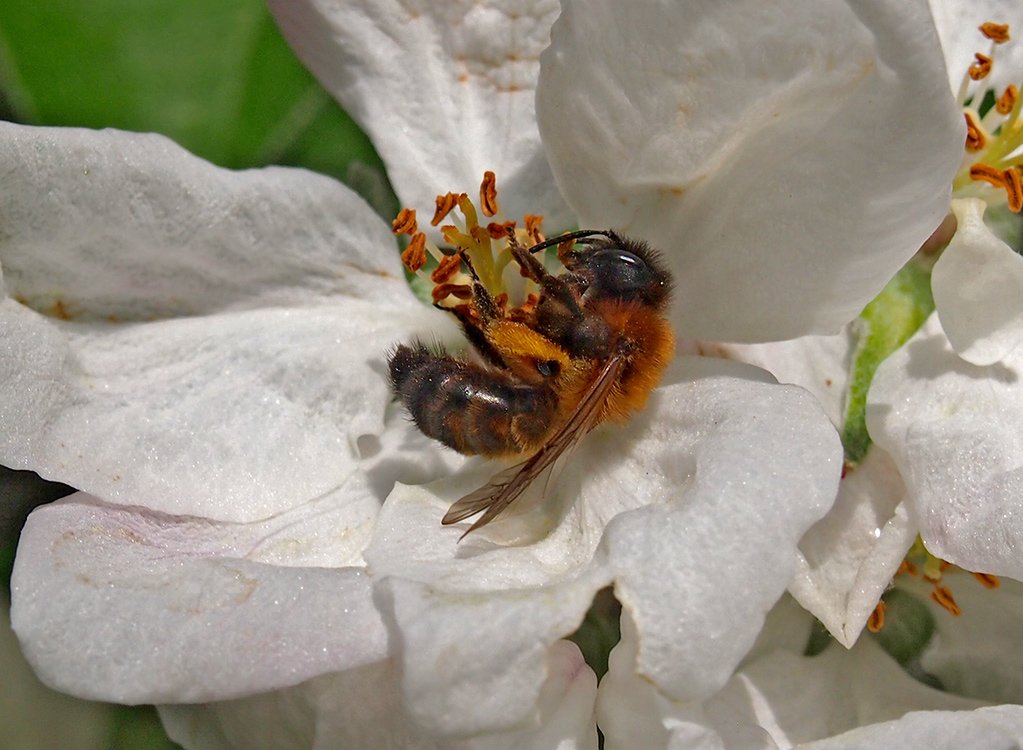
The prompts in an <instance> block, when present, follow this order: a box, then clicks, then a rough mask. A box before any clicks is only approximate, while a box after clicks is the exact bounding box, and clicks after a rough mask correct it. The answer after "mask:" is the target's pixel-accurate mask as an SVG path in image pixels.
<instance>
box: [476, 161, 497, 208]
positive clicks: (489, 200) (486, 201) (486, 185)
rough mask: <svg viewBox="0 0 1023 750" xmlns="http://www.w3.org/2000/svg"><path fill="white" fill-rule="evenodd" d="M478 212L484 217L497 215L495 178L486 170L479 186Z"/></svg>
mask: <svg viewBox="0 0 1023 750" xmlns="http://www.w3.org/2000/svg"><path fill="white" fill-rule="evenodd" d="M480 210H482V211H483V215H484V216H488V217H489V216H494V215H496V214H497V211H498V208H497V177H496V176H495V175H494V173H493V172H491V171H490V170H487V171H486V172H484V173H483V183H482V184H481V185H480Z"/></svg>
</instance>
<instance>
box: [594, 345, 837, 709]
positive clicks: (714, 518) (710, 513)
mask: <svg viewBox="0 0 1023 750" xmlns="http://www.w3.org/2000/svg"><path fill="white" fill-rule="evenodd" d="M722 364H728V365H730V366H731V368H732V370H733V372H735V373H740V372H743V371H745V372H749V373H756V372H762V371H757V370H755V368H751V367H749V366H744V365H740V364H739V363H734V362H733V363H724V362H722V361H720V360H707V359H691V360H687V359H683V360H682V364H681V366H680V368H679V369H680V371H681V372H684V373H685V374H686V378H685V380H682V381H680V382H678V383H677V384H672V385H670V386H668V387H665V388H662V391H663V393H662V397H661V402H660V404H658V407H657V408H658V413H657V415H656V418H655V420H654V421H653V422H652V425H651V429H650V432H649V435H646V434H644V435H643V436H641V437H640V438H639V440H638V442H637V445H636V447H635V448H633V449H632V450H631V451H630V453H632V454H633V461H634V462H635V464H636V468H635V469H633V470H632V471H631V473H626V474H625V482H624V483H623V484H624V485H625V486H630V485H629V483H630V482H631V486H632V487H639V486H643V485H642V484H641V482H642V477H643V475H644V473H645V474H646V475H647V476H648V477H649V479H647V480H646V481H647V484H652V485H653V486H654V487H656V488H657V492H654V493H651V499H656V500H658V501H660V502H654V503H653V504H652V505H649V506H647V507H645V508H642V509H641V510H637V511H634V512H632V513H623V514H621V515H619V516H618V517H616V518H615V519H614V520H613V521H612V522H611V523H610V524H609V526H608V530H607V538H606V547H607V549H608V557H609V559H610V561H611V563H612V565H613V566H614V568H615V571H616V578H617V581H616V589H615V591H616V594H617V596H618V598H619V600H620V601H621V602H622V604H623V606H624V607H625V608H626V609H627V610H628V612H629V613H630V616H631V617H632V618H633V619H634V620H635V622H636V625H637V627H638V630H639V639H640V647H639V662H638V663H639V670H640V672H641V673H642V674H643V675H644V676H645V677H646V678H648V679H650V680H651V681H652V682H653V683H654V684H655V685H657V686H658V687H660V689H661V690H663V691H664V692H665V693H667V694H669V695H673V696H676V697H680V698H682V697H685V698H696V697H702V696H705V695H707V694H709V693H711V692H713V691H715V690H717V689H718V688H720V686H721V685H722V684H724V682H725V681H726V680H727V679H728V676H729V675H730V674H731V672H732V670H733V669H734V668H735V665H736V664H738V662H739V660H740V659H741V658H742V657H743V655H744V654H745V653H746V652H747V651H748V650H749V648H750V646H751V645H752V644H753V641H754V639H755V638H756V635H757V633H758V632H759V630H760V627H761V625H762V624H763V617H764V614H765V613H766V612H767V611H768V610H769V609H770V608H771V606H772V605H773V604H774V603H775V602H776V601H777V600H778V597H779V596H780V595H781V594H782V592H783V591H784V590H785V587H786V586H787V585H788V583H789V581H790V579H791V577H792V574H793V568H794V562H795V554H794V553H795V549H796V544H797V542H798V540H799V538H800V537H801V536H802V535H803V534H804V532H805V531H806V530H807V529H808V528H809V527H810V526H811V525H812V524H813V523H814V522H815V521H817V520H818V519H820V518H821V516H823V515H824V513H825V512H826V511H827V510H828V508H829V507H830V506H831V504H832V503H833V502H834V499H835V496H836V493H837V491H838V479H839V473H840V470H841V465H842V448H841V445H840V443H839V440H838V435H837V433H836V432H835V430H834V427H833V426H832V425H831V424H830V422H829V421H828V420H827V418H826V417H825V416H824V414H823V413H822V412H821V411H820V409H819V407H818V406H817V404H816V402H815V400H814V399H813V397H812V396H810V394H808V393H807V392H806V391H804V390H802V389H801V388H796V387H793V386H779V385H771V384H767V383H762V382H756V381H755V380H752V379H742V378H740V377H734V376H733V377H723V376H722V375H721V374H720V372H721V370H720V366H721V365H722ZM621 469H626V470H629V469H632V467H631V466H628V465H625V466H623V467H621ZM605 482H606V480H605Z"/></svg>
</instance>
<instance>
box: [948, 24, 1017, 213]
mask: <svg viewBox="0 0 1023 750" xmlns="http://www.w3.org/2000/svg"><path fill="white" fill-rule="evenodd" d="M980 32H981V34H983V36H984V37H985V38H986V39H988V40H989V41H990V42H991V45H990V49H989V50H988V51H987V52H986V53H983V52H977V53H976V55H975V57H974V62H973V63H972V64H971V65H970V66H969V68H968V69H967V71H966V75H964V76H963V82H962V85H961V86H960V88H959V96H958V100H959V104H960V105H961V106H962V108H963V115H964V116H965V118H966V143H965V151H966V159H965V160H964V164H963V167H962V168H961V169H960V170H959V173H958V174H957V175H956V177H955V180H954V181H953V188H954V189H955V191H956V193H957V194H958V195H962V196H967V195H975V196H977V197H981V198H984V199H985V200H989V201H990V200H991V199H992V198H995V199H998V200H1002V199H1004V200H1005V203H1006V205H1007V206H1008V207H1009V209H1010V210H1011V211H1015V212H1016V213H1019V212H1020V211H1023V116H1021V112H1020V109H1021V104H1023V100H1021V99H1020V97H1019V87H1018V86H1017V85H1015V84H1009V85H1008V86H1007V87H1006V88H1005V90H1004V91H1002V92H1000V93H999V92H997V91H992V90H991V87H990V86H987V85H986V84H985V83H984V82H986V81H987V80H988V79H989V78H990V75H991V71H992V70H994V68H995V66H996V65H997V49H998V47H999V46H1001V45H1003V44H1007V43H1008V42H1009V41H1010V40H1011V37H1010V35H1009V26H1008V24H999V23H992V22H988V23H985V24H983V25H981V26H980ZM1021 72H1023V71H1021ZM989 92H990V93H989ZM991 94H993V95H994V97H995V99H994V104H993V106H991V99H990V98H989V97H990V95H991ZM982 106H986V107H987V109H986V111H985V112H984V115H983V116H981V114H980V109H981V107H982ZM992 189H994V190H995V191H997V192H995V193H992V192H991V191H992ZM999 193H1000V194H1001V195H999Z"/></svg>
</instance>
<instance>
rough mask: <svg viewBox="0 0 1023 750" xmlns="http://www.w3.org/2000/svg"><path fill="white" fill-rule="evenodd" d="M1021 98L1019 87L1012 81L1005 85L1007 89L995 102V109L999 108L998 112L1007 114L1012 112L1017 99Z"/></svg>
mask: <svg viewBox="0 0 1023 750" xmlns="http://www.w3.org/2000/svg"><path fill="white" fill-rule="evenodd" d="M1018 98H1019V89H1017V88H1016V85H1015V84H1012V83H1010V84H1009V85H1008V86H1006V87H1005V91H1003V92H1002V95H1001V96H1000V97H998V101H997V102H995V109H996V110H998V114H1000V115H1007V114H1009V113H1010V112H1012V108H1013V107H1014V106H1016V99H1018Z"/></svg>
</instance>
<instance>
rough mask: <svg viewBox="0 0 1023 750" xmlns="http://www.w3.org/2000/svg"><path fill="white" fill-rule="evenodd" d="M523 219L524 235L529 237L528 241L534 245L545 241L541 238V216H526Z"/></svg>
mask: <svg viewBox="0 0 1023 750" xmlns="http://www.w3.org/2000/svg"><path fill="white" fill-rule="evenodd" d="M523 219H524V220H525V222H526V234H527V235H529V241H530V242H532V243H533V244H534V245H539V244H540V243H541V242H543V241H544V239H546V238H545V237H544V236H543V229H542V227H543V215H542V214H526V215H525V216H524V217H523Z"/></svg>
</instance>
